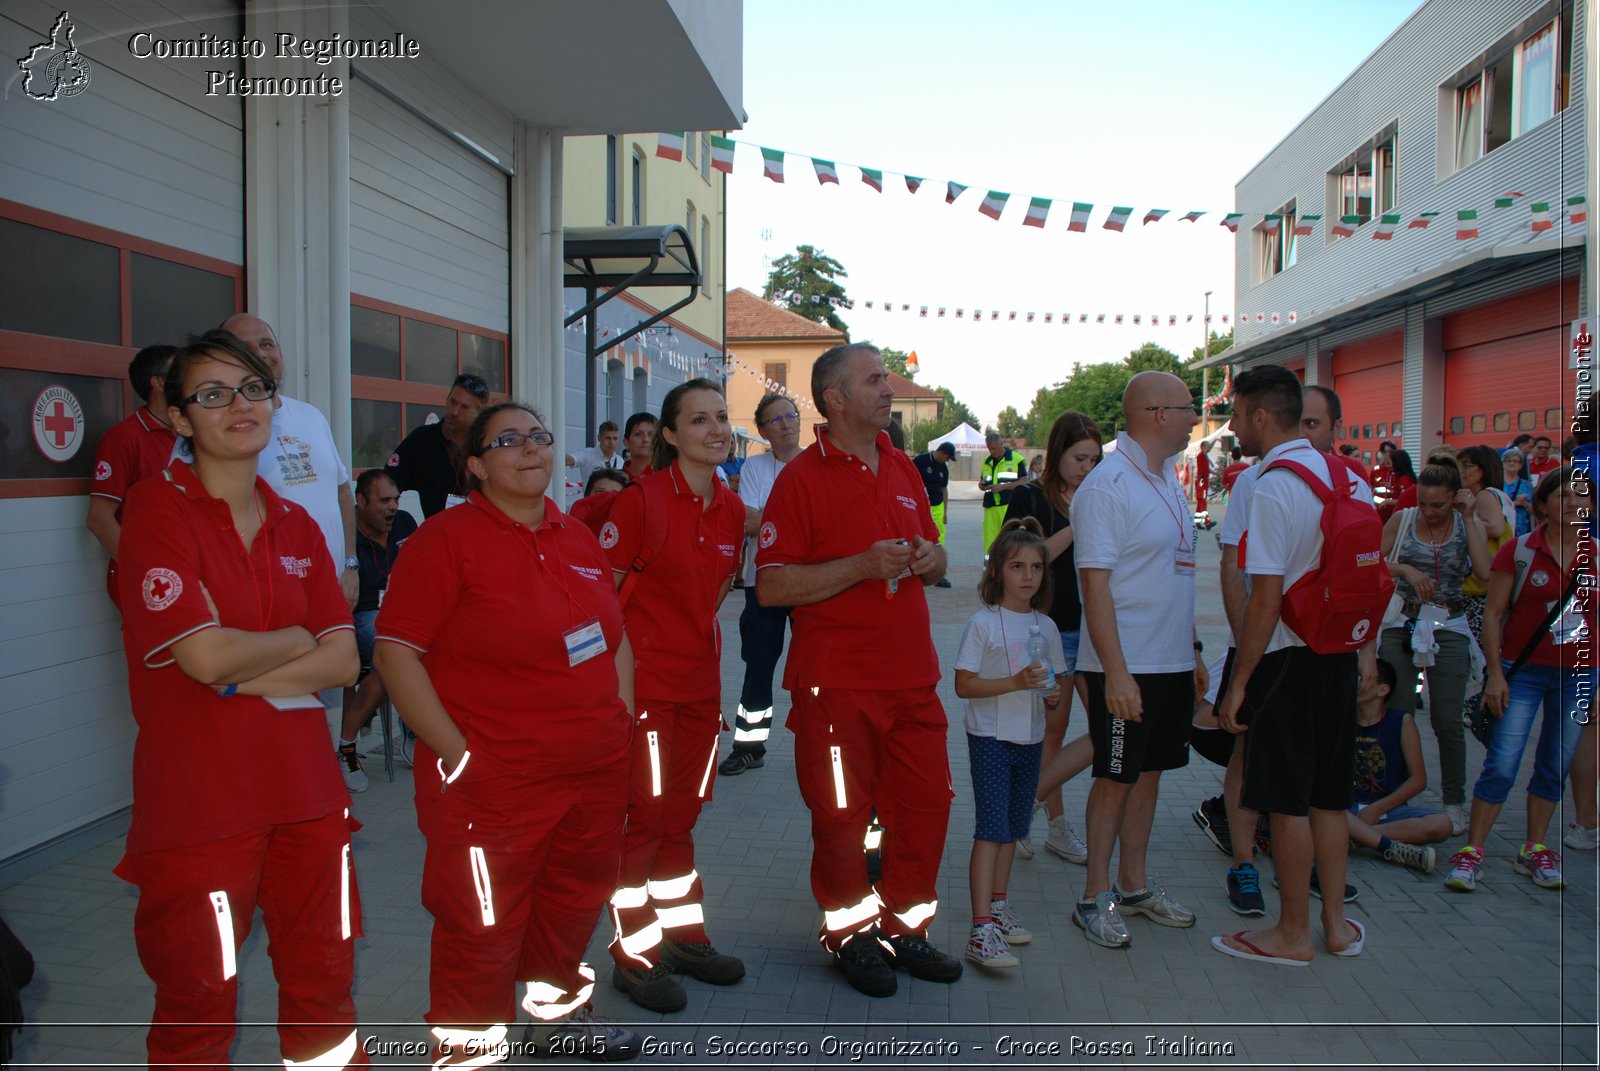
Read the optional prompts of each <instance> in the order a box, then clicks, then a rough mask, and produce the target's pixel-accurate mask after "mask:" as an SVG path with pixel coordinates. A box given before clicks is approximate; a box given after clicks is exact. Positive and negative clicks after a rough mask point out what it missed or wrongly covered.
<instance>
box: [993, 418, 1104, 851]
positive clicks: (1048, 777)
mask: <svg viewBox="0 0 1600 1071" xmlns="http://www.w3.org/2000/svg"><path fill="white" fill-rule="evenodd" d="M1100 445H1101V438H1100V429H1099V428H1098V427H1096V426H1095V422H1094V421H1093V420H1090V419H1089V418H1088V417H1087V416H1085V415H1083V414H1082V413H1077V412H1068V413H1063V414H1061V416H1059V417H1057V418H1056V422H1055V424H1054V425H1052V426H1051V428H1050V441H1049V443H1048V444H1047V446H1046V449H1045V460H1044V472H1043V473H1042V474H1041V476H1040V479H1039V480H1038V482H1036V483H1028V484H1024V485H1022V486H1020V487H1018V488H1017V489H1016V490H1015V491H1013V492H1012V495H1011V504H1010V506H1009V507H1008V508H1007V509H1006V520H1008V521H1009V520H1012V519H1013V518H1017V517H1032V518H1033V519H1034V520H1036V521H1038V522H1039V525H1040V527H1041V528H1042V529H1043V530H1044V534H1045V553H1046V555H1047V556H1048V558H1049V561H1050V575H1051V583H1052V589H1053V592H1054V597H1053V598H1052V600H1051V604H1050V619H1051V620H1052V621H1054V622H1055V624H1056V628H1058V629H1059V630H1060V631H1061V649H1062V652H1063V653H1064V654H1065V655H1066V658H1067V670H1066V676H1067V677H1068V678H1069V679H1070V680H1072V681H1073V683H1074V686H1075V687H1076V688H1077V689H1078V690H1079V695H1080V696H1082V697H1083V700H1084V703H1085V706H1087V703H1088V698H1087V696H1085V695H1084V694H1083V691H1082V689H1083V682H1082V680H1081V679H1077V678H1075V677H1074V675H1073V669H1074V668H1075V666H1076V665H1077V661H1078V629H1079V626H1080V624H1081V622H1082V618H1083V603H1082V602H1081V601H1080V600H1079V597H1078V571H1077V568H1076V566H1075V564H1074V562H1073V556H1072V523H1071V521H1069V520H1068V518H1067V510H1068V507H1070V506H1071V505H1072V496H1073V495H1074V494H1076V493H1077V490H1078V485H1079V484H1081V483H1082V482H1083V478H1084V477H1085V476H1087V475H1089V470H1090V469H1092V468H1094V466H1095V463H1096V462H1098V461H1099V460H1100ZM1064 692H1065V695H1066V702H1064V703H1059V704H1057V705H1056V707H1055V708H1054V709H1052V710H1050V711H1049V712H1048V713H1047V714H1046V716H1045V730H1044V764H1043V765H1042V766H1041V767H1040V771H1039V791H1038V794H1037V797H1036V798H1037V799H1038V800H1039V801H1040V802H1039V806H1042V807H1043V808H1044V810H1045V813H1046V814H1047V815H1048V816H1049V818H1050V833H1049V836H1048V837H1046V839H1045V842H1044V846H1045V847H1046V848H1048V849H1049V850H1050V851H1051V852H1053V853H1055V854H1056V855H1059V856H1061V857H1062V858H1063V859H1067V860H1070V861H1072V862H1074V863H1082V862H1084V861H1085V860H1086V859H1087V858H1088V850H1087V849H1086V848H1085V847H1084V844H1083V839H1082V838H1081V837H1079V836H1078V834H1077V831H1076V830H1074V829H1073V828H1072V824H1071V823H1070V822H1068V821H1067V816H1066V813H1065V808H1064V807H1063V806H1062V803H1061V784H1062V782H1064V781H1066V780H1068V779H1069V778H1071V777H1073V776H1075V775H1076V774H1077V773H1078V772H1079V771H1081V770H1084V769H1086V768H1087V767H1088V765H1089V760H1090V759H1091V758H1092V757H1093V752H1092V749H1091V747H1090V745H1089V738H1088V736H1087V735H1085V736H1082V737H1080V738H1079V739H1077V740H1074V741H1073V742H1072V744H1071V746H1069V747H1062V746H1061V745H1062V741H1063V740H1065V739H1066V734H1067V721H1068V719H1069V717H1070V715H1071V712H1072V693H1071V692H1070V691H1066V690H1064ZM1017 851H1018V853H1020V854H1021V855H1022V857H1023V858H1024V859H1031V858H1033V845H1032V844H1030V843H1029V842H1028V839H1027V838H1026V837H1024V838H1022V839H1021V840H1018V841H1017Z"/></svg>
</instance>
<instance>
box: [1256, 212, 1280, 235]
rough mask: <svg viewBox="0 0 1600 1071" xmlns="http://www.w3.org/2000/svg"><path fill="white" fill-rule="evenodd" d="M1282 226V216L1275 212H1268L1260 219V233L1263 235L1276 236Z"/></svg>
mask: <svg viewBox="0 0 1600 1071" xmlns="http://www.w3.org/2000/svg"><path fill="white" fill-rule="evenodd" d="M1282 226H1283V216H1281V215H1280V214H1278V213H1277V212H1268V213H1267V214H1266V215H1264V216H1262V217H1261V232H1262V233H1263V234H1277V233H1278V229H1279V228H1280V227H1282Z"/></svg>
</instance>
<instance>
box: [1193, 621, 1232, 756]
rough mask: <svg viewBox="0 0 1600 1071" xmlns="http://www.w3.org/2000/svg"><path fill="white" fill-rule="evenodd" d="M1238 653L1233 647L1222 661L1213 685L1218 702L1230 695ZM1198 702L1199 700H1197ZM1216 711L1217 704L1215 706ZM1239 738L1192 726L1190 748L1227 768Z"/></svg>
mask: <svg viewBox="0 0 1600 1071" xmlns="http://www.w3.org/2000/svg"><path fill="white" fill-rule="evenodd" d="M1235 653H1236V651H1235V649H1234V648H1232V647H1229V648H1228V657H1227V658H1225V659H1223V660H1222V673H1221V674H1220V675H1219V677H1218V679H1217V680H1214V681H1212V682H1211V683H1212V684H1213V685H1215V686H1216V689H1217V702H1219V703H1220V702H1221V701H1222V697H1223V696H1225V695H1227V694H1228V678H1229V677H1231V676H1233V656H1234V654H1235ZM1196 702H1198V700H1196ZM1213 710H1215V704H1213ZM1238 740H1239V738H1238V737H1237V736H1234V735H1233V734H1232V733H1230V732H1228V731H1227V730H1226V729H1220V728H1219V729H1201V728H1198V727H1196V726H1193V725H1191V726H1190V727H1189V746H1190V747H1191V748H1193V749H1194V750H1195V753H1196V754H1198V755H1199V756H1200V757H1201V758H1203V759H1205V760H1206V761H1207V762H1211V763H1214V764H1215V765H1217V766H1226V765H1228V763H1230V762H1232V761H1233V749H1234V746H1235V745H1236V744H1237V743H1238Z"/></svg>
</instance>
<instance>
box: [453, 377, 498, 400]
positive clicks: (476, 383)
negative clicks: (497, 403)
mask: <svg viewBox="0 0 1600 1071" xmlns="http://www.w3.org/2000/svg"><path fill="white" fill-rule="evenodd" d="M452 386H455V387H465V388H467V391H468V392H469V393H470V394H472V395H473V396H474V397H476V398H487V397H489V384H487V383H485V382H484V381H483V380H481V379H479V378H478V377H477V376H475V375H473V374H472V373H471V372H463V373H461V374H460V375H459V376H457V377H456V381H455V383H453V384H452Z"/></svg>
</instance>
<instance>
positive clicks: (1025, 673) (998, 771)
mask: <svg viewBox="0 0 1600 1071" xmlns="http://www.w3.org/2000/svg"><path fill="white" fill-rule="evenodd" d="M978 597H979V598H981V599H982V600H983V604H984V609H982V610H979V611H978V612H977V613H975V614H973V615H972V620H970V621H968V622H967V629H966V632H965V633H963V634H962V637H961V650H960V653H958V654H957V655H956V695H958V696H960V697H961V698H963V699H965V700H966V701H967V720H966V728H967V754H968V756H969V757H970V759H971V764H972V796H973V800H974V802H975V803H976V805H977V811H978V818H977V828H976V829H975V830H974V831H973V839H972V861H971V863H970V865H969V878H970V882H971V886H972V936H971V938H970V939H969V940H968V941H967V952H966V956H967V958H968V959H970V960H972V961H973V962H974V963H976V964H978V965H980V966H983V967H1015V966H1017V965H1018V962H1019V961H1018V960H1017V957H1016V956H1015V955H1013V954H1012V953H1011V950H1010V948H1009V947H1008V946H1010V945H1023V944H1027V943H1028V942H1029V941H1031V940H1033V935H1032V934H1030V933H1029V932H1028V931H1027V930H1026V929H1025V928H1024V927H1023V925H1022V923H1020V922H1019V921H1017V917H1016V915H1014V914H1012V912H1011V908H1010V906H1009V904H1008V903H1007V900H1006V882H1007V881H1008V879H1009V878H1010V877H1011V861H1012V858H1013V856H1014V855H1015V844H1016V839H1017V838H1018V837H1021V836H1024V835H1025V834H1026V833H1027V831H1028V823H1029V820H1030V819H1031V817H1032V815H1033V797H1034V789H1035V788H1036V787H1037V786H1038V783H1039V757H1040V754H1041V753H1042V751H1043V741H1044V710H1045V707H1047V706H1048V707H1053V706H1054V705H1055V704H1056V703H1058V702H1060V699H1061V686H1060V684H1059V683H1057V682H1056V680H1055V674H1056V673H1061V672H1064V671H1065V670H1066V664H1067V661H1066V657H1065V655H1064V654H1063V652H1062V649H1061V633H1060V632H1059V631H1058V630H1057V629H1056V627H1055V624H1054V623H1053V622H1052V621H1051V620H1050V617H1049V615H1048V613H1045V614H1041V613H1040V611H1041V610H1046V611H1048V609H1049V607H1050V570H1049V568H1048V566H1047V565H1046V559H1045V545H1044V532H1043V530H1042V529H1041V528H1040V527H1039V522H1038V521H1036V520H1034V519H1033V518H1031V517H1027V518H1021V519H1017V520H1011V521H1007V522H1006V524H1005V526H1004V527H1003V528H1001V529H1000V534H999V535H998V536H997V537H996V538H995V541H994V544H993V546H991V547H990V548H989V560H988V562H987V563H986V564H985V565H984V567H983V579H982V580H980V581H979V582H978ZM1035 632H1036V633H1037V634H1038V636H1039V637H1040V638H1041V639H1042V641H1043V643H1044V658H1045V659H1046V660H1048V662H1049V665H1048V667H1047V666H1046V665H1045V664H1044V661H1042V660H1039V659H1035V658H1030V657H1029V655H1028V641H1029V637H1030V636H1031V635H1032V634H1034V633H1035Z"/></svg>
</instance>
